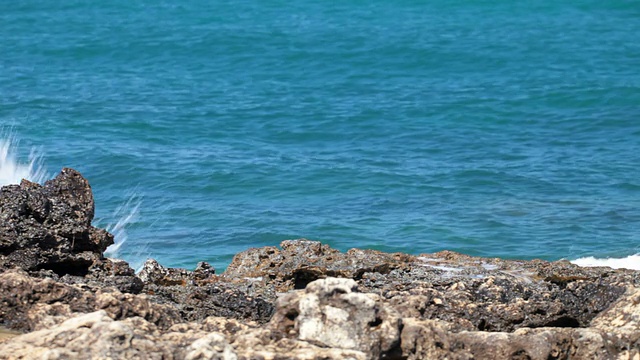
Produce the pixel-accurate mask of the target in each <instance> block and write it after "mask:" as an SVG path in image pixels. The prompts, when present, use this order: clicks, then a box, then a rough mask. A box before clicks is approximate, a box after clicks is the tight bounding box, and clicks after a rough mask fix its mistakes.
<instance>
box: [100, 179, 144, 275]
mask: <svg viewBox="0 0 640 360" xmlns="http://www.w3.org/2000/svg"><path fill="white" fill-rule="evenodd" d="M141 204H142V199H141V197H140V196H139V195H138V194H137V193H135V192H133V193H132V194H131V195H130V196H129V199H128V200H127V201H126V202H125V203H124V204H122V205H120V206H119V207H118V208H117V209H116V211H115V212H114V214H113V216H112V219H117V221H116V222H115V224H114V223H110V224H108V225H107V226H106V229H107V231H109V232H110V233H112V234H113V237H114V244H113V245H111V246H109V247H108V248H107V250H106V251H105V252H104V254H105V256H107V257H111V258H127V259H124V260H127V261H128V262H129V265H130V266H131V267H132V268H134V269H136V272H138V271H140V269H141V267H142V265H143V264H144V261H145V260H146V258H147V257H148V248H147V245H146V244H143V245H140V246H139V247H136V248H132V247H131V246H127V247H128V249H127V254H125V253H124V252H122V246H123V245H124V244H125V243H127V240H128V238H129V237H128V234H127V229H128V228H129V227H130V226H131V225H133V224H135V223H136V221H137V219H138V217H139V215H140V205H141ZM129 245H130V244H129ZM126 255H129V256H126Z"/></svg>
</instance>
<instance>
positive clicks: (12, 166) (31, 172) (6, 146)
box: [0, 136, 48, 186]
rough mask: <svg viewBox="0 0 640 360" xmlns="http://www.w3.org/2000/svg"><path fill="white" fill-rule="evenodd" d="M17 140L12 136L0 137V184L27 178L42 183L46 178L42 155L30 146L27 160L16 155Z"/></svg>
mask: <svg viewBox="0 0 640 360" xmlns="http://www.w3.org/2000/svg"><path fill="white" fill-rule="evenodd" d="M17 150H18V141H16V139H15V137H14V136H5V137H2V138H0V186H4V185H9V184H19V183H20V182H21V181H22V179H27V180H29V181H33V182H36V183H39V184H42V183H43V182H44V181H45V180H47V178H48V174H47V172H46V170H45V168H44V165H43V157H42V155H41V154H40V152H39V151H38V150H37V149H36V148H32V149H31V152H30V154H29V158H28V161H27V162H20V161H19V160H18V157H17V155H16V154H17Z"/></svg>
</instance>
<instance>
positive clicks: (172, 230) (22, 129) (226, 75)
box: [0, 0, 640, 269]
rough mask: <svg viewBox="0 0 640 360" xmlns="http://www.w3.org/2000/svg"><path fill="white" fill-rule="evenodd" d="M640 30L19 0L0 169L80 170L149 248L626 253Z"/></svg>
mask: <svg viewBox="0 0 640 360" xmlns="http://www.w3.org/2000/svg"><path fill="white" fill-rule="evenodd" d="M638 39H640V3H639V2H637V1H621V0H611V1H604V2H603V1H595V0H594V1H591V0H576V1H567V2H554V1H542V0H540V1H535V0H531V1H517V2H516V1H500V0H499V1H470V0H466V1H451V0H446V1H445V0H435V1H430V2H422V1H408V0H407V1H379V0H368V1H359V0H356V1H349V2H333V1H325V0H316V1H308V0H300V1H294V2H285V1H276V0H260V1H258V0H253V1H204V0H202V1H196V0H187V1H163V0H160V1H158V0H154V1H141V0H138V1H129V0H127V1H124V0H114V1H108V2H107V1H81V0H61V1H57V2H42V1H35V0H31V1H29V0H26V1H20V2H1V3H0V54H1V55H0V124H2V125H3V126H4V129H5V133H9V132H11V133H12V134H13V137H14V147H13V148H12V151H13V154H14V155H15V159H12V161H13V162H11V161H4V163H5V167H4V168H2V169H0V173H2V172H4V173H8V172H9V170H10V168H9V167H8V166H7V165H6V163H10V164H12V166H18V167H20V166H23V167H24V166H26V165H27V164H28V163H29V159H28V156H29V153H30V152H31V151H32V149H37V150H38V151H39V152H40V154H41V155H42V157H41V161H42V162H43V166H44V169H45V171H46V172H47V173H48V174H49V175H50V176H53V175H55V173H57V171H59V170H60V168H62V167H63V166H69V167H74V168H76V169H78V170H80V171H81V172H82V173H83V174H84V175H85V176H86V177H87V178H88V179H89V181H90V182H91V184H92V186H93V189H94V193H95V196H96V206H97V217H98V218H97V220H96V223H97V225H99V226H107V225H110V229H112V230H114V232H116V235H117V237H118V242H119V243H120V247H119V248H118V249H113V251H112V255H113V256H118V257H121V258H124V259H126V260H128V261H130V262H132V263H134V265H136V264H138V265H139V264H140V263H141V262H142V261H144V259H145V258H146V257H147V256H151V257H154V258H157V259H158V260H159V261H161V262H162V263H163V264H165V265H169V266H183V267H187V268H193V267H194V266H195V264H196V262H197V261H200V260H207V261H210V262H211V263H212V264H213V265H214V266H216V268H219V269H221V268H224V267H225V266H226V265H227V264H228V263H229V261H230V260H231V257H232V256H233V255H234V254H235V253H237V252H239V251H242V250H245V249H247V248H249V247H257V246H265V245H276V244H278V243H279V242H280V241H281V240H284V239H291V238H298V237H306V238H309V239H317V240H321V241H324V242H326V243H329V244H330V245H331V246H334V247H337V248H339V249H342V250H346V249H348V248H351V247H362V248H374V249H381V250H385V251H403V252H409V253H421V252H433V251H438V250H443V249H449V250H455V251H460V252H464V253H467V254H472V255H481V256H496V257H506V258H525V259H530V258H543V259H549V260H553V259H560V258H568V259H577V258H582V257H588V256H594V257H597V258H606V257H614V258H627V259H629V256H630V255H633V254H636V253H639V252H640V171H639V170H638V167H639V166H640V40H638ZM8 137H9V135H5V140H7V139H8ZM15 140H18V141H19V144H16V141H15ZM5 143H6V141H5ZM0 155H2V154H0ZM10 156H11V154H9V155H6V154H5V155H4V157H5V160H6V159H8V158H9V157H10ZM0 164H1V163H0ZM13 170H15V169H13ZM13 170H12V171H13ZM32 173H33V171H32ZM12 174H13V172H12ZM18 177H19V176H18ZM635 259H637V258H635ZM634 261H637V260H634Z"/></svg>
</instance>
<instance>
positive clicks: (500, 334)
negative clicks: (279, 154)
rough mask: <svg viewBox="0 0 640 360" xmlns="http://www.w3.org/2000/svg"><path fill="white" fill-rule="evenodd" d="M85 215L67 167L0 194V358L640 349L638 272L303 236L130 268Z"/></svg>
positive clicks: (455, 355)
mask: <svg viewBox="0 0 640 360" xmlns="http://www.w3.org/2000/svg"><path fill="white" fill-rule="evenodd" d="M93 213H94V204H93V197H92V194H91V188H90V187H89V184H88V182H87V181H86V180H85V179H84V178H82V176H81V175H80V174H79V173H78V172H76V171H75V170H71V169H64V170H63V171H62V173H61V174H60V175H58V176H57V177H56V178H55V179H54V180H51V181H48V182H47V183H45V185H44V186H40V185H38V184H34V183H30V182H28V181H23V182H22V183H21V184H20V185H11V186H5V187H3V188H2V189H1V190H0V328H1V329H3V330H2V331H1V333H2V334H6V329H7V328H9V329H13V330H18V331H21V332H31V333H27V334H24V335H19V336H16V334H15V333H11V334H10V336H0V359H7V358H11V359H28V358H52V359H55V358H80V359H84V358H87V359H89V358H107V357H111V358H131V357H133V358H163V359H185V358H189V359H205V358H207V359H208V358H215V359H236V358H237V359H280V360H282V359H425V358H427V359H497V358H514V359H640V352H639V349H640V272H638V271H630V270H612V269H609V268H581V267H578V266H575V265H572V264H570V263H569V262H567V261H558V262H546V261H541V260H533V261H513V260H501V259H487V258H476V257H470V256H466V255H462V254H456V253H453V252H449V251H443V252H440V253H435V254H422V255H417V256H414V255H407V254H387V253H383V252H379V251H374V250H360V249H352V250H349V251H347V252H345V253H343V252H340V251H338V250H335V249H332V248H331V247H329V246H328V245H326V244H321V243H319V242H315V241H309V240H305V239H302V240H287V241H284V242H282V243H281V248H280V249H279V248H277V247H265V248H260V249H250V250H247V251H245V252H243V253H240V254H238V255H236V257H235V258H234V260H233V262H232V264H231V265H230V266H229V268H228V270H227V271H226V272H225V273H224V274H221V275H216V274H215V270H214V269H213V268H212V267H211V266H209V265H208V264H206V263H199V264H198V266H197V267H196V270H195V271H188V270H185V269H172V268H166V267H163V266H162V265H160V264H159V263H157V262H156V261H154V260H150V261H148V262H147V263H146V264H145V266H144V268H143V270H142V272H141V273H140V274H139V276H136V275H135V274H134V272H133V269H131V268H130V267H129V265H128V264H127V263H126V262H123V261H119V260H114V259H105V258H104V257H103V251H104V250H105V248H106V247H107V246H108V245H109V244H110V243H111V242H112V241H113V237H112V236H111V235H110V234H108V233H107V232H106V231H104V230H100V229H96V228H94V227H92V226H91V220H92V219H93ZM96 311H97V312H96ZM272 315H273V316H272Z"/></svg>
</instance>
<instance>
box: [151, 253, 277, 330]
mask: <svg viewBox="0 0 640 360" xmlns="http://www.w3.org/2000/svg"><path fill="white" fill-rule="evenodd" d="M138 276H139V277H140V279H142V281H143V282H144V284H145V287H144V291H145V292H146V293H147V294H149V295H152V296H153V298H154V299H155V301H157V302H159V303H163V304H172V305H173V306H175V307H176V308H177V309H179V310H180V312H181V314H182V317H183V318H184V319H185V320H187V321H193V320H201V319H204V318H206V317H209V316H224V317H227V318H233V319H241V320H252V321H257V322H261V323H264V322H267V321H268V320H269V319H270V318H271V314H272V313H273V302H274V301H275V294H274V293H272V294H271V296H268V297H266V298H265V293H264V292H263V293H260V294H256V293H255V292H252V291H251V288H252V285H253V284H252V283H251V280H246V279H245V280H239V281H235V282H229V281H226V279H222V278H220V277H218V276H215V271H214V270H213V268H211V267H210V266H208V264H206V263H200V264H199V265H198V267H197V268H196V270H195V271H188V270H185V269H174V268H165V267H164V266H162V265H160V264H159V263H158V262H157V261H155V260H153V259H149V260H147V261H146V262H145V263H144V266H143V267H142V270H141V271H140V273H139V274H138Z"/></svg>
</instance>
